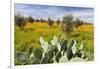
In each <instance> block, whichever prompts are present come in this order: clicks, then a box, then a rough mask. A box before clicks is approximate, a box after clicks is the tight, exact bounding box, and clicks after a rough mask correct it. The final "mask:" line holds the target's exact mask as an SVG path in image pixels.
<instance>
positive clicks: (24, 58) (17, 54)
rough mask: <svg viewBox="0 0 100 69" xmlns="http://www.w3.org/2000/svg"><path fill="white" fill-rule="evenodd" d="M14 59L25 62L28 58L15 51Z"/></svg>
mask: <svg viewBox="0 0 100 69" xmlns="http://www.w3.org/2000/svg"><path fill="white" fill-rule="evenodd" d="M16 59H17V60H18V61H20V62H26V61H27V60H28V58H27V56H26V54H25V53H23V52H18V53H16Z"/></svg>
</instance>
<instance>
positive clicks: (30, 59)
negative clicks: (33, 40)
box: [15, 36, 88, 65]
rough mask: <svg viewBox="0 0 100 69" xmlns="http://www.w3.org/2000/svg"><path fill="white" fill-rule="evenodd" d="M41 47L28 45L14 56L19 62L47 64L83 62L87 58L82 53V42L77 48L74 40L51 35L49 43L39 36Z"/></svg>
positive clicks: (22, 63) (24, 63) (23, 63)
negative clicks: (28, 46)
mask: <svg viewBox="0 0 100 69" xmlns="http://www.w3.org/2000/svg"><path fill="white" fill-rule="evenodd" d="M39 41H40V44H41V48H40V49H35V50H34V52H33V47H30V48H29V49H28V50H27V51H26V52H17V53H16V55H15V57H16V60H17V61H20V63H19V64H21V65H26V64H47V63H65V62H84V61H88V58H87V57H86V56H85V55H84V51H83V43H81V44H80V47H79V48H77V47H76V46H77V41H76V40H64V39H60V40H59V39H58V38H57V36H53V39H52V40H51V42H50V43H48V42H47V41H45V40H44V38H43V37H40V38H39Z"/></svg>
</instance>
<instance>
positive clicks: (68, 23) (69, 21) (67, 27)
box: [14, 14, 89, 34]
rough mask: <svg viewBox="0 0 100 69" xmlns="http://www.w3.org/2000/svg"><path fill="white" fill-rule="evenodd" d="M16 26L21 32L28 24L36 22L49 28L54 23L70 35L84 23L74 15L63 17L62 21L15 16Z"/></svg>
mask: <svg viewBox="0 0 100 69" xmlns="http://www.w3.org/2000/svg"><path fill="white" fill-rule="evenodd" d="M14 18H15V20H14V21H15V25H17V26H18V27H19V28H20V29H21V30H22V29H24V26H25V25H26V23H34V22H37V23H38V22H41V23H48V25H49V26H52V25H53V24H54V23H57V25H61V27H62V30H63V31H65V32H67V33H68V34H69V33H70V32H71V31H73V27H75V28H77V27H78V26H80V25H83V24H84V22H83V21H82V20H80V19H78V18H77V19H75V20H74V17H73V15H72V14H67V15H65V16H64V17H63V19H62V20H60V19H57V20H53V19H51V18H50V17H48V19H47V20H46V19H43V18H41V19H35V18H33V17H31V16H29V17H24V16H22V15H20V14H18V15H15V17H14ZM85 24H89V23H85Z"/></svg>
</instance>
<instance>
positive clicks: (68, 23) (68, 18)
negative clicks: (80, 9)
mask: <svg viewBox="0 0 100 69" xmlns="http://www.w3.org/2000/svg"><path fill="white" fill-rule="evenodd" d="M72 21H73V15H72V14H68V15H65V16H64V17H63V20H62V23H63V30H64V31H65V32H67V33H68V35H69V34H70V32H71V31H72V30H73V27H72Z"/></svg>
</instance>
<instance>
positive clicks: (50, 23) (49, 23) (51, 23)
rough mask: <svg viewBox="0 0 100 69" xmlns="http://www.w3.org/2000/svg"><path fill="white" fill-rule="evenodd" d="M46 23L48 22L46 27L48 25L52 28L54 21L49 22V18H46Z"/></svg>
mask: <svg viewBox="0 0 100 69" xmlns="http://www.w3.org/2000/svg"><path fill="white" fill-rule="evenodd" d="M47 22H48V25H49V26H52V25H53V23H54V21H53V20H51V18H48V21H47Z"/></svg>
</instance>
